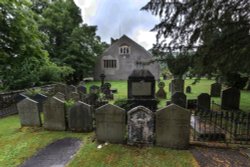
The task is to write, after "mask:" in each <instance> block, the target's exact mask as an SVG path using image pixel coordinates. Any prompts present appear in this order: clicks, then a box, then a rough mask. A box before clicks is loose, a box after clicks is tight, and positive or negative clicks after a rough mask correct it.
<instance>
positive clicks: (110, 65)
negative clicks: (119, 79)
mask: <svg viewBox="0 0 250 167" xmlns="http://www.w3.org/2000/svg"><path fill="white" fill-rule="evenodd" d="M116 66H117V63H116V60H103V67H104V68H116Z"/></svg>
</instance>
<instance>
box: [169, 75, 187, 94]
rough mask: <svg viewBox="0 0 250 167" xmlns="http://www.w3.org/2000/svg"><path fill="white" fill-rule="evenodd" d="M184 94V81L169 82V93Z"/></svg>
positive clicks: (174, 80)
mask: <svg viewBox="0 0 250 167" xmlns="http://www.w3.org/2000/svg"><path fill="white" fill-rule="evenodd" d="M175 92H184V80H183V79H173V80H172V81H171V93H172V95H173V94H174V93H175Z"/></svg>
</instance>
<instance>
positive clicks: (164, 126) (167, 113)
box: [155, 104, 191, 149]
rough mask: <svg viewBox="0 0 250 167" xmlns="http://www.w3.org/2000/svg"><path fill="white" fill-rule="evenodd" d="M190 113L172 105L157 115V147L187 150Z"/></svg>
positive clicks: (157, 112) (159, 111) (158, 111)
mask: <svg viewBox="0 0 250 167" xmlns="http://www.w3.org/2000/svg"><path fill="white" fill-rule="evenodd" d="M190 116H191V113H190V111H188V110H186V109H184V108H182V107H179V106H177V105H175V104H171V105H169V106H167V107H165V108H163V109H160V110H157V111H156V113H155V124H156V126H155V129H156V133H155V135H156V145H157V146H162V147H169V148H177V149H187V148H188V146H189V133H190V129H189V127H190Z"/></svg>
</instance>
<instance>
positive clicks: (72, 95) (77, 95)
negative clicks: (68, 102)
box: [70, 92, 80, 101]
mask: <svg viewBox="0 0 250 167" xmlns="http://www.w3.org/2000/svg"><path fill="white" fill-rule="evenodd" d="M70 98H71V99H73V100H74V101H79V100H80V94H79V93H77V92H72V93H71V94H70Z"/></svg>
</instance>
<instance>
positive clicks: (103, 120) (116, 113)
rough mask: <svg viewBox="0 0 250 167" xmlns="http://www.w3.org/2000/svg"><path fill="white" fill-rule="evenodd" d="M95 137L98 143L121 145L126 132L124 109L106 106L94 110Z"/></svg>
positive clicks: (110, 105)
mask: <svg viewBox="0 0 250 167" xmlns="http://www.w3.org/2000/svg"><path fill="white" fill-rule="evenodd" d="M95 117H96V137H97V140H98V141H101V142H110V143H123V142H124V140H125V132H126V123H125V121H126V112H125V110H124V109H122V108H120V107H118V106H115V105H112V104H106V105H104V106H102V107H99V108H98V109H96V112H95Z"/></svg>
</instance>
